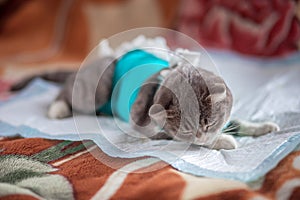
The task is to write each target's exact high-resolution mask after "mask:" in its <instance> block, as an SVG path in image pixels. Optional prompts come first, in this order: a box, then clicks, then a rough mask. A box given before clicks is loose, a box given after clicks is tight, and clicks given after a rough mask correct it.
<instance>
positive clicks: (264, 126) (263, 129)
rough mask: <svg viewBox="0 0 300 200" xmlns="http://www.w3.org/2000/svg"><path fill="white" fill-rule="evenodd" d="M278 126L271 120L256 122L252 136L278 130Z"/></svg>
mask: <svg viewBox="0 0 300 200" xmlns="http://www.w3.org/2000/svg"><path fill="white" fill-rule="evenodd" d="M279 130H280V128H279V126H278V125H277V124H275V123H273V122H263V123H261V124H258V126H257V128H256V131H255V134H253V136H261V135H265V134H268V133H272V132H276V131H279Z"/></svg>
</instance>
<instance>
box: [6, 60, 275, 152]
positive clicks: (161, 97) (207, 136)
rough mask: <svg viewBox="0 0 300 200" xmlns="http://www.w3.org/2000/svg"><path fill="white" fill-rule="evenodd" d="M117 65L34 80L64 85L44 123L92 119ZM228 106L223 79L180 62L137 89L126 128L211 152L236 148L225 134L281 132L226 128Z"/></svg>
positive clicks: (239, 124)
mask: <svg viewBox="0 0 300 200" xmlns="http://www.w3.org/2000/svg"><path fill="white" fill-rule="evenodd" d="M115 64H116V61H115V58H113V57H109V56H107V57H104V58H101V59H98V60H96V61H94V62H93V63H89V64H88V66H87V67H84V68H82V69H81V70H79V71H78V72H53V73H45V74H41V75H37V76H38V77H40V78H44V79H46V80H51V81H55V82H59V83H63V87H62V89H61V92H60V93H59V95H58V96H57V98H56V100H55V101H54V102H53V103H52V104H51V105H50V107H49V110H48V117H49V118H52V119H59V118H66V117H69V116H71V114H72V111H74V112H79V113H84V114H92V113H95V111H96V110H97V108H99V107H101V106H102V105H104V104H105V103H106V102H107V101H108V100H109V99H110V98H111V95H112V78H113V75H114V69H115ZM37 76H33V77H29V78H27V79H24V80H23V81H21V82H19V83H17V84H15V85H14V86H13V87H12V90H18V89H21V88H23V87H24V86H25V85H26V84H28V83H29V82H30V81H31V80H32V79H33V78H34V77H37ZM75 80H76V81H75ZM74 91H76V93H75V94H76V95H74ZM232 103H233V97H232V94H231V92H230V89H229V88H228V87H227V85H226V83H225V82H224V80H223V79H222V78H221V77H219V76H217V75H215V74H213V73H212V72H209V71H207V70H204V69H201V68H195V67H193V66H192V65H191V64H190V63H188V62H184V61H182V62H178V63H177V64H176V65H175V66H173V67H170V68H167V69H163V70H161V71H160V72H158V73H156V74H154V75H153V76H151V77H149V79H148V80H147V81H146V82H145V84H143V85H142V86H141V88H140V90H139V93H138V96H137V99H136V100H135V102H134V104H133V106H132V108H131V110H130V116H131V120H130V123H131V124H132V127H133V128H134V129H136V130H138V131H139V132H141V133H143V134H144V135H146V136H148V137H150V138H153V139H175V140H181V141H188V142H191V143H193V144H196V145H202V146H206V147H208V148H212V149H234V148H237V146H238V145H237V142H236V140H235V139H234V137H233V136H232V135H230V134H227V133H235V134H241V135H247V136H260V135H263V134H266V133H270V132H273V131H278V130H279V127H278V126H277V125H276V124H274V123H272V122H265V123H250V122H245V121H240V120H234V121H231V122H229V125H228V124H227V121H228V119H229V117H230V112H231V109H232ZM226 124H227V127H226V128H225V129H224V126H226ZM222 130H223V133H221V132H222Z"/></svg>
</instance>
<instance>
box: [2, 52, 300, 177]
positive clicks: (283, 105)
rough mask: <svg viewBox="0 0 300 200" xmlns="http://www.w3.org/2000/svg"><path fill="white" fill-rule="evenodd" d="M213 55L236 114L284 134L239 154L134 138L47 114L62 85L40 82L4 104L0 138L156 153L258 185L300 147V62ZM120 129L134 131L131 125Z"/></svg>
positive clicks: (247, 143) (197, 171)
mask: <svg viewBox="0 0 300 200" xmlns="http://www.w3.org/2000/svg"><path fill="white" fill-rule="evenodd" d="M211 55H212V58H213V60H214V61H215V62H216V64H217V65H218V66H219V69H220V73H221V75H222V76H223V78H224V79H225V81H226V82H227V83H228V85H229V87H230V88H231V89H232V91H233V94H234V97H235V99H236V101H235V105H234V109H233V114H232V116H233V117H234V118H240V119H246V120H251V121H273V122H275V123H278V124H279V126H280V128H281V131H280V132H276V133H271V134H267V135H264V136H261V137H257V138H252V137H236V138H237V140H238V142H239V147H238V148H237V149H234V150H219V151H217V150H211V149H207V148H204V147H200V146H196V145H189V144H186V143H184V142H178V141H172V140H150V139H141V138H137V137H132V136H130V135H128V134H125V133H124V132H123V130H120V128H119V127H118V126H117V125H116V123H115V121H114V119H112V118H110V117H95V116H86V115H79V116H76V118H68V119H62V120H51V119H48V118H47V116H46V113H47V109H48V107H49V105H50V103H51V102H52V101H53V100H54V98H55V97H56V95H57V93H58V91H59V87H58V86H57V85H55V84H52V83H49V82H45V81H42V80H35V81H34V82H32V83H31V84H30V85H29V86H28V87H27V88H26V89H24V90H23V91H22V92H20V93H19V94H17V95H16V96H14V97H13V98H11V99H10V100H9V101H7V102H2V103H1V104H0V135H1V136H10V135H16V134H19V135H22V136H23V137H42V138H50V139H65V140H85V139H90V140H93V141H94V142H95V143H96V144H97V145H98V146H99V147H100V148H101V149H102V150H103V151H104V152H105V153H107V154H108V155H110V156H112V157H121V158H133V157H140V156H154V157H158V158H160V159H162V160H163V161H165V162H167V163H169V164H171V165H172V166H173V167H174V168H176V169H179V170H181V171H183V172H187V173H190V174H194V175H199V176H208V177H218V178H229V179H236V180H241V181H245V182H246V181H251V180H255V179H257V178H259V177H260V176H262V175H264V174H265V173H267V172H268V171H269V170H270V169H272V168H273V167H275V166H276V164H277V163H278V162H279V161H280V160H281V159H282V158H284V157H285V156H286V155H287V154H288V153H290V152H291V151H293V149H295V148H296V146H297V145H298V144H299V143H300V134H299V133H300V87H299V86H300V78H299V75H300V68H299V66H297V65H299V64H298V63H299V57H297V56H296V57H295V56H294V57H291V58H289V59H285V60H271V61H263V60H251V59H248V58H241V57H239V56H236V55H232V54H228V53H218V52H212V53H211ZM221 65H222V66H221ZM122 127H123V128H124V127H125V128H126V130H127V131H128V132H130V127H129V126H127V125H126V124H125V125H124V124H123V126H122ZM79 133H80V134H79Z"/></svg>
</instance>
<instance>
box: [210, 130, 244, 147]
mask: <svg viewBox="0 0 300 200" xmlns="http://www.w3.org/2000/svg"><path fill="white" fill-rule="evenodd" d="M237 147H238V144H237V142H236V140H235V139H234V137H233V136H232V135H225V134H221V135H220V136H219V137H218V138H217V139H216V141H215V142H214V143H213V144H212V145H211V147H210V148H212V149H216V150H219V149H227V150H229V149H236V148H237Z"/></svg>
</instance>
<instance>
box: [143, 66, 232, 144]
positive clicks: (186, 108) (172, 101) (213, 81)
mask: <svg viewBox="0 0 300 200" xmlns="http://www.w3.org/2000/svg"><path fill="white" fill-rule="evenodd" d="M161 75H162V76H163V77H164V80H163V82H162V83H161V85H160V86H159V88H158V89H157V91H156V94H155V96H154V100H153V105H152V106H151V107H150V109H149V113H148V114H149V116H150V118H151V119H152V120H153V121H154V123H155V124H156V125H157V126H159V127H160V128H162V129H163V130H164V131H165V132H166V133H167V134H168V135H170V136H171V137H173V138H175V139H178V140H183V141H190V142H192V143H194V144H199V145H203V144H206V145H207V144H210V143H211V142H213V140H214V139H215V137H216V135H217V134H218V133H220V132H221V129H222V128H223V126H224V125H225V124H226V122H227V120H228V118H229V115H230V112H231V108H232V101H233V99H232V94H231V92H230V90H229V88H228V87H227V86H226V84H225V82H224V81H223V79H222V78H221V77H219V76H216V75H215V74H213V73H211V72H209V71H206V70H203V69H200V68H195V67H193V66H192V65H191V64H189V63H183V64H181V65H180V66H177V67H176V68H174V69H168V70H163V71H161Z"/></svg>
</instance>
